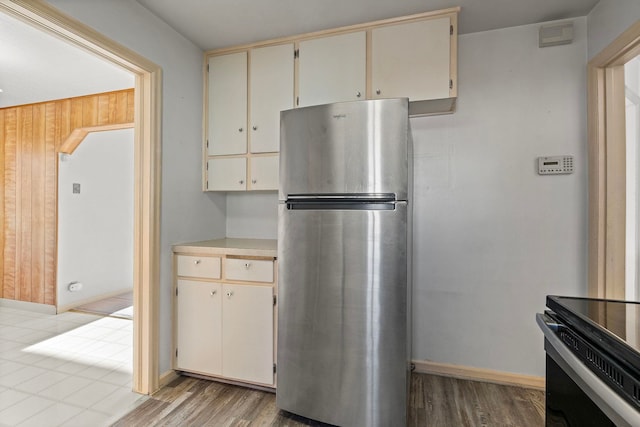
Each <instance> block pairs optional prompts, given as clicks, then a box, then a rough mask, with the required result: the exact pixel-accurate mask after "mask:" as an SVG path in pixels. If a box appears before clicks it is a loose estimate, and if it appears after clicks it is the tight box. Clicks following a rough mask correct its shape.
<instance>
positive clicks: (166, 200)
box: [49, 0, 226, 373]
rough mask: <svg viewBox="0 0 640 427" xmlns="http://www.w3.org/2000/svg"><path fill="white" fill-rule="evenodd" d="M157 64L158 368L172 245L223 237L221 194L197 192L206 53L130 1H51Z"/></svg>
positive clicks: (167, 337) (164, 341)
mask: <svg viewBox="0 0 640 427" xmlns="http://www.w3.org/2000/svg"><path fill="white" fill-rule="evenodd" d="M49 3H51V4H52V5H53V6H54V7H57V8H59V9H60V10H61V11H63V12H65V13H67V14H69V15H71V16H72V17H74V18H76V19H78V20H80V21H82V22H83V23H85V24H87V25H89V26H91V27H93V28H94V29H96V30H97V31H99V32H100V33H102V34H104V35H105V36H107V37H110V38H111V39H113V40H115V41H117V42H119V43H121V44H123V45H124V46H127V47H128V48H130V49H132V50H134V51H136V52H137V53H139V54H140V55H143V56H145V57H146V58H148V59H150V60H151V61H154V62H155V63H156V64H158V65H160V66H161V67H162V71H163V75H162V79H163V86H162V87H163V94H162V96H163V105H162V108H163V111H162V211H161V213H160V215H161V224H160V245H161V258H160V283H159V287H160V372H161V373H163V372H165V371H167V370H169V369H170V362H171V353H172V351H171V289H172V279H171V277H172V276H171V274H172V272H171V245H173V244H175V243H180V242H188V241H195V240H204V239H209V238H213V237H222V236H224V235H225V227H226V225H225V210H226V200H225V197H224V195H218V194H210V193H206V194H205V193H202V192H201V190H200V189H201V188H202V130H201V129H202V93H203V89H202V60H203V52H202V51H201V50H200V49H199V48H197V47H196V46H195V45H194V44H193V43H191V42H190V41H188V40H187V39H185V38H184V37H182V36H181V35H179V34H178V33H177V32H175V31H174V30H173V29H172V28H170V27H169V26H168V25H167V24H166V23H164V22H163V21H161V20H160V19H159V18H157V17H156V16H155V15H153V14H151V13H150V12H149V11H148V10H147V9H145V8H143V7H142V6H141V5H140V4H138V3H136V2H135V1H133V0H111V1H102V0H49Z"/></svg>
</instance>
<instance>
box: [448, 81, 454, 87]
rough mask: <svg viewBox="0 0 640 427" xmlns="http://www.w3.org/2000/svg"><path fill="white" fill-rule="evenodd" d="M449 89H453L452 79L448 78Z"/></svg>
mask: <svg viewBox="0 0 640 427" xmlns="http://www.w3.org/2000/svg"><path fill="white" fill-rule="evenodd" d="M449 89H453V80H449Z"/></svg>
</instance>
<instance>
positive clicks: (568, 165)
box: [538, 156, 573, 175]
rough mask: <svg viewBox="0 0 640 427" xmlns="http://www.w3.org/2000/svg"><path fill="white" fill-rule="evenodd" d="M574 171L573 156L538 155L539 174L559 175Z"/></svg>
mask: <svg viewBox="0 0 640 427" xmlns="http://www.w3.org/2000/svg"><path fill="white" fill-rule="evenodd" d="M567 173H573V156H547V157H538V174H540V175H559V174H567Z"/></svg>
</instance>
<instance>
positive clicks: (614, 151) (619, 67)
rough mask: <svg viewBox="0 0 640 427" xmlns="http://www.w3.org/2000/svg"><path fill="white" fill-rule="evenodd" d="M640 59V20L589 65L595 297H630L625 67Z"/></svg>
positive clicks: (590, 289) (591, 281)
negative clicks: (627, 292) (627, 278)
mask: <svg viewBox="0 0 640 427" xmlns="http://www.w3.org/2000/svg"><path fill="white" fill-rule="evenodd" d="M638 54H640V21H639V22H637V23H635V24H634V25H632V26H631V27H629V28H628V29H627V30H626V31H625V32H623V33H622V34H621V35H620V36H619V37H618V38H616V39H615V40H614V41H613V42H612V43H611V44H610V45H609V46H607V47H606V48H604V49H603V50H602V51H601V52H600V53H599V54H597V55H596V56H595V57H594V58H593V59H592V60H591V61H589V63H588V66H587V120H588V135H589V145H588V158H589V161H588V167H589V235H588V241H589V266H588V277H589V280H588V281H589V285H588V294H589V296H590V297H596V298H610V299H624V298H625V238H626V234H625V233H626V229H625V228H626V226H625V218H626V163H625V158H626V153H625V151H626V147H625V146H626V140H625V134H626V132H625V114H624V113H625V105H624V64H625V63H626V62H628V61H629V60H631V59H633V58H634V57H636V56H637V55H638Z"/></svg>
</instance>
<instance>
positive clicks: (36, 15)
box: [0, 0, 162, 394]
mask: <svg viewBox="0 0 640 427" xmlns="http://www.w3.org/2000/svg"><path fill="white" fill-rule="evenodd" d="M0 11H2V12H5V13H7V14H9V15H11V16H14V17H16V18H18V19H20V20H22V21H24V22H26V23H29V24H30V25H33V26H34V27H36V28H39V29H42V30H44V31H46V32H48V33H50V34H52V35H54V36H56V37H59V38H61V39H63V40H66V41H68V42H69V43H71V44H73V45H76V46H78V47H80V48H82V49H84V50H85V51H88V52H90V53H92V54H94V55H97V56H100V57H102V58H104V59H106V60H108V61H110V62H112V63H114V64H116V65H119V66H121V67H123V68H125V69H127V70H129V71H131V72H132V73H134V74H135V76H136V83H135V96H136V101H135V120H134V122H135V126H134V129H135V132H134V145H135V148H134V163H135V165H134V180H135V183H134V188H135V189H134V261H133V264H134V281H133V283H134V345H133V353H134V354H133V359H134V360H133V389H134V390H135V391H137V392H139V393H144V394H151V393H152V392H154V391H155V390H157V388H158V384H159V372H158V326H159V320H158V318H159V316H158V306H159V295H158V285H159V282H160V280H159V278H160V267H159V259H160V186H161V184H160V177H161V176H162V175H161V128H162V127H161V118H162V71H161V68H160V67H159V66H158V65H156V64H154V63H153V62H151V61H149V60H148V59H146V58H144V57H143V56H140V55H138V54H137V53H135V52H134V51H132V50H130V49H128V48H126V47H124V46H122V45H120V44H119V43H116V42H114V41H113V40H110V39H108V38H106V37H104V36H103V35H101V34H100V33H98V32H97V31H95V30H94V29H92V28H90V27H89V26H87V25H84V24H83V23H81V22H80V21H78V20H75V19H73V18H71V17H69V16H67V15H65V14H63V13H61V12H60V11H58V10H57V9H55V8H54V7H52V6H51V5H49V4H47V3H46V2H44V1H42V0H0Z"/></svg>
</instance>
